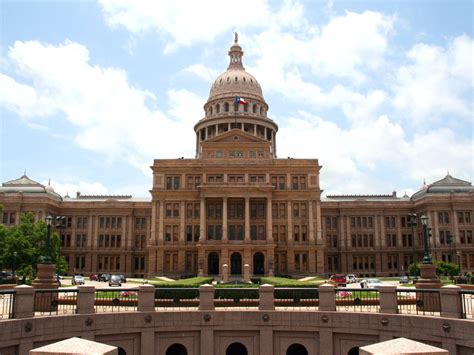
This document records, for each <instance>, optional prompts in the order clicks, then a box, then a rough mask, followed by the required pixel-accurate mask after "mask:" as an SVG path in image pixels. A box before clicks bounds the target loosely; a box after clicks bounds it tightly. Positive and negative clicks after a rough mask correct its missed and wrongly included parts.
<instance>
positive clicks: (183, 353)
mask: <svg viewBox="0 0 474 355" xmlns="http://www.w3.org/2000/svg"><path fill="white" fill-rule="evenodd" d="M166 355H188V351H187V350H186V348H185V347H184V345H181V344H178V343H175V344H173V345H171V346H170V347H169V348H168V349H166Z"/></svg>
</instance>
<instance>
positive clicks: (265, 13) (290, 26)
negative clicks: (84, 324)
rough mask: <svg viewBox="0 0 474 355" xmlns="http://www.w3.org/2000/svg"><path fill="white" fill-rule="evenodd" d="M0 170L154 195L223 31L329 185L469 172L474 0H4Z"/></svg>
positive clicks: (205, 90) (198, 102)
mask: <svg viewBox="0 0 474 355" xmlns="http://www.w3.org/2000/svg"><path fill="white" fill-rule="evenodd" d="M0 11H1V33H0V35H1V37H0V50H1V54H0V115H1V122H2V125H1V171H0V177H1V180H2V181H7V180H11V179H14V178H17V177H19V176H20V175H22V173H23V171H24V170H26V171H27V175H28V176H29V177H31V178H33V179H35V180H37V181H40V182H42V183H46V182H47V181H48V179H51V184H52V185H53V187H54V188H55V189H56V191H58V192H59V193H61V194H63V195H64V194H65V193H66V192H69V194H70V195H74V194H75V193H76V191H80V192H81V193H96V194H119V193H120V194H124V193H128V194H133V195H134V196H137V197H147V196H149V193H148V190H149V189H150V188H151V170H150V168H149V166H150V165H151V164H152V161H153V159H154V158H177V157H181V156H184V157H189V158H192V157H194V148H195V145H194V143H195V140H194V139H195V138H194V132H193V125H194V123H195V122H197V121H198V120H199V119H201V118H202V117H203V109H202V107H203V105H204V103H205V101H206V100H207V97H208V94H209V88H210V86H211V84H212V82H213V80H214V78H215V77H217V75H219V74H220V73H221V72H223V71H225V69H226V68H227V64H228V57H227V51H228V48H229V46H230V44H231V42H232V39H233V35H232V33H233V31H234V30H237V31H238V32H239V38H240V44H241V46H242V47H243V50H244V51H245V56H244V65H245V67H246V70H247V71H249V72H250V73H251V74H253V75H254V76H255V77H256V78H257V79H258V80H259V82H260V84H261V86H262V88H263V93H264V96H265V99H266V101H267V103H268V104H269V106H270V110H269V113H268V114H269V117H271V118H272V119H273V120H275V121H276V122H277V123H278V125H279V127H280V129H279V132H278V134H277V150H278V155H279V157H282V158H286V157H287V156H291V157H294V158H309V157H310V158H318V159H319V162H320V164H321V165H322V166H323V168H322V170H321V187H322V188H323V189H324V190H325V192H326V193H346V194H358V193H391V191H393V190H396V191H397V192H398V194H399V195H403V194H404V192H407V193H408V194H409V195H410V194H412V193H413V192H415V191H417V190H418V189H419V188H420V186H421V184H422V182H423V179H426V181H427V183H430V182H433V181H435V180H438V179H440V178H442V177H444V176H445V175H446V172H447V171H449V172H450V174H451V175H453V176H456V177H459V178H462V179H465V180H468V181H472V177H473V172H474V170H473V169H474V168H473V167H474V159H473V154H474V153H473V148H474V146H473V115H472V113H473V86H474V85H473V70H474V69H473V68H474V64H473V60H474V59H473V53H474V43H473V33H472V31H473V18H472V16H473V15H472V14H473V5H472V1H468V0H466V1H416V0H415V1H408V0H405V1H278V2H277V1H251V0H242V1H239V2H238V6H236V3H235V2H230V1H219V2H213V1H199V2H197V1H180V2H177V1H167V2H165V1H142V0H135V1H132V0H129V1H127V0H120V1H118V0H117V1H111V0H99V1H65V0H64V1H48V2H46V1H5V0H3V1H0Z"/></svg>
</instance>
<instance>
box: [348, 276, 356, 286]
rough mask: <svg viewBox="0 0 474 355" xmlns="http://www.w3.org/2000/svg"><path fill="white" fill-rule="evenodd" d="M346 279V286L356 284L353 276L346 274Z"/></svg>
mask: <svg viewBox="0 0 474 355" xmlns="http://www.w3.org/2000/svg"><path fill="white" fill-rule="evenodd" d="M346 278H347V283H348V284H353V283H356V282H357V277H356V275H354V274H347V276H346Z"/></svg>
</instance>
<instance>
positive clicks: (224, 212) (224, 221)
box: [222, 197, 228, 242]
mask: <svg viewBox="0 0 474 355" xmlns="http://www.w3.org/2000/svg"><path fill="white" fill-rule="evenodd" d="M227 240H228V236H227V197H223V198H222V241H223V242H227Z"/></svg>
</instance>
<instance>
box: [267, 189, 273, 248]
mask: <svg viewBox="0 0 474 355" xmlns="http://www.w3.org/2000/svg"><path fill="white" fill-rule="evenodd" d="M266 213H267V243H270V244H272V243H273V226H272V224H273V220H272V198H271V196H270V197H267V210H266Z"/></svg>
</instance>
